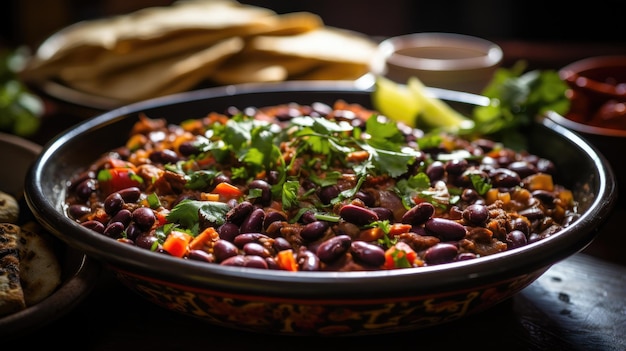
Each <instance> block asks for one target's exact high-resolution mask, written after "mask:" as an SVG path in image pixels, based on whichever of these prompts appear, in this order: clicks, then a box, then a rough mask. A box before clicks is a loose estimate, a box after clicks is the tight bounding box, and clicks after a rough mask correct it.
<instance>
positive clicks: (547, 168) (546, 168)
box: [536, 158, 556, 175]
mask: <svg viewBox="0 0 626 351" xmlns="http://www.w3.org/2000/svg"><path fill="white" fill-rule="evenodd" d="M536 166H537V171H538V172H541V173H547V174H550V175H556V166H555V165H554V162H552V161H550V160H547V159H545V158H540V159H539V160H537V163H536Z"/></svg>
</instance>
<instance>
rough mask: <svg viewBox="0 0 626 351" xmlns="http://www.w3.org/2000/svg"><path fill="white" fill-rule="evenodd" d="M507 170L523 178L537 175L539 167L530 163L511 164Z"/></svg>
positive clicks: (516, 162)
mask: <svg viewBox="0 0 626 351" xmlns="http://www.w3.org/2000/svg"><path fill="white" fill-rule="evenodd" d="M507 168H508V169H510V170H512V171H513V172H515V173H517V174H518V175H519V176H520V177H521V178H526V177H528V176H529V175H533V174H535V173H537V167H535V165H534V164H532V163H530V162H528V161H515V162H511V163H510V164H509V165H508V166H507Z"/></svg>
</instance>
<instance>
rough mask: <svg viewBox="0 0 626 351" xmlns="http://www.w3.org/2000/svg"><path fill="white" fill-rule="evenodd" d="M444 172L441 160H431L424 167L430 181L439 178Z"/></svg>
mask: <svg viewBox="0 0 626 351" xmlns="http://www.w3.org/2000/svg"><path fill="white" fill-rule="evenodd" d="M445 174H446V170H445V167H444V165H443V162H441V161H433V163H431V164H430V165H428V167H426V175H427V176H428V178H429V179H430V181H431V182H434V181H437V180H441V179H442V178H443V176H444V175H445Z"/></svg>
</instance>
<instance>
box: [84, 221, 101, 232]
mask: <svg viewBox="0 0 626 351" xmlns="http://www.w3.org/2000/svg"><path fill="white" fill-rule="evenodd" d="M80 225H82V226H83V227H85V228H88V229H91V230H93V231H96V232H98V233H100V234H102V233H104V224H102V223H100V222H98V221H94V220H89V221H85V222H83V223H81V224H80Z"/></svg>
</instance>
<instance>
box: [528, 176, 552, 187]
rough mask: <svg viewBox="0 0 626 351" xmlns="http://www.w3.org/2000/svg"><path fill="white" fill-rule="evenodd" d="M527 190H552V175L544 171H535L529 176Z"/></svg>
mask: <svg viewBox="0 0 626 351" xmlns="http://www.w3.org/2000/svg"><path fill="white" fill-rule="evenodd" d="M528 190H530V191H533V190H547V191H553V190H554V182H553V181H552V176H551V175H549V174H546V173H536V174H533V175H532V176H529V181H528Z"/></svg>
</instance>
